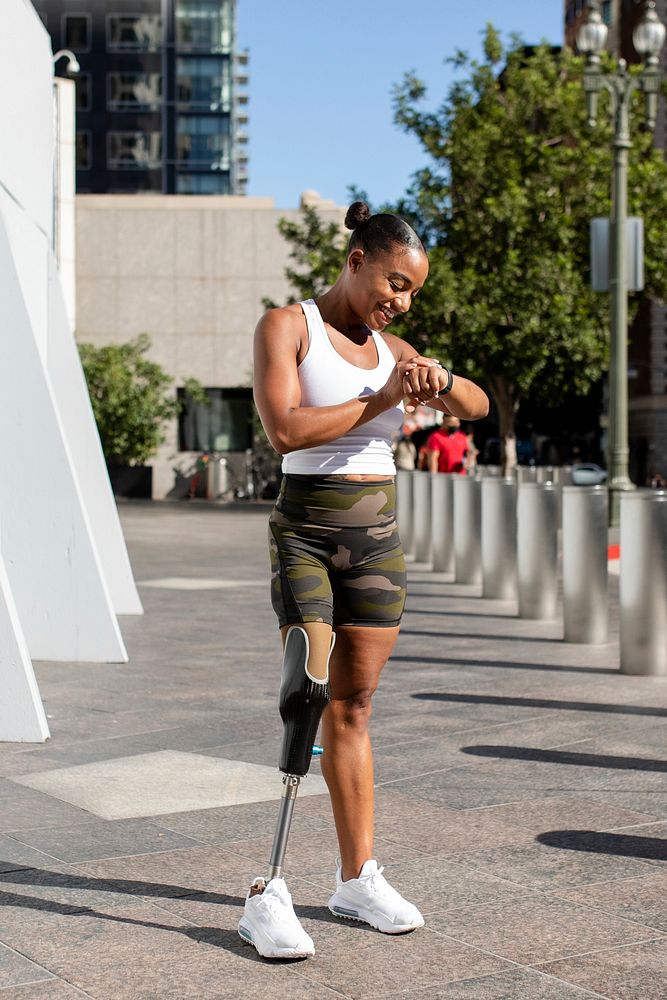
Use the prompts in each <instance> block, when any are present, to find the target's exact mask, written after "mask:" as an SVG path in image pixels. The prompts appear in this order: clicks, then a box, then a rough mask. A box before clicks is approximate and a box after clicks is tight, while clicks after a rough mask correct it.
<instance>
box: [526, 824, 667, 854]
mask: <svg viewBox="0 0 667 1000" xmlns="http://www.w3.org/2000/svg"><path fill="white" fill-rule="evenodd" d="M535 839H536V840H537V842H538V843H540V844H545V845H547V846H548V847H560V848H562V849H563V850H566V851H588V852H591V853H594V854H615V855H619V856H620V857H624V858H646V859H647V860H649V861H667V841H665V840H663V839H662V838H661V837H637V836H631V835H630V834H625V833H597V832H596V831H595V830H550V831H549V832H548V833H541V834H539V836H538V837H536V838H535Z"/></svg>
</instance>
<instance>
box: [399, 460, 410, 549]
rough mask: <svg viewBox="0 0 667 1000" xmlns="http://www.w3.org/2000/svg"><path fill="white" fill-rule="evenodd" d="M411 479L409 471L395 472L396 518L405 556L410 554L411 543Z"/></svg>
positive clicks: (400, 470)
mask: <svg viewBox="0 0 667 1000" xmlns="http://www.w3.org/2000/svg"><path fill="white" fill-rule="evenodd" d="M412 478H413V474H412V470H411V469H397V470H396V517H397V520H398V530H399V532H400V535H401V543H402V545H403V551H404V553H405V554H406V555H409V554H410V553H411V552H412V543H413V523H412V514H413V511H412Z"/></svg>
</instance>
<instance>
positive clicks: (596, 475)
mask: <svg viewBox="0 0 667 1000" xmlns="http://www.w3.org/2000/svg"><path fill="white" fill-rule="evenodd" d="M606 478H607V473H606V471H605V470H604V469H602V468H600V466H599V465H595V463H594V462H580V463H579V464H578V465H573V466H572V483H573V484H574V485H575V486H600V485H601V484H602V483H604V482H605V480H606Z"/></svg>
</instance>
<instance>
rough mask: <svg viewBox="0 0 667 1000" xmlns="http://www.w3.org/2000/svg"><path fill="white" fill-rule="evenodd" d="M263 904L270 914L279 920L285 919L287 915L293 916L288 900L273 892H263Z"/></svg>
mask: <svg viewBox="0 0 667 1000" xmlns="http://www.w3.org/2000/svg"><path fill="white" fill-rule="evenodd" d="M262 904H263V905H264V908H265V909H266V910H268V912H269V915H270V916H271V917H275V918H276V919H277V920H285V917H287V916H291V914H290V913H289V907H288V905H287V903H286V901H285V900H284V899H281V898H280V897H279V896H276V895H274V893H272V892H269V893H266V892H263V893H262Z"/></svg>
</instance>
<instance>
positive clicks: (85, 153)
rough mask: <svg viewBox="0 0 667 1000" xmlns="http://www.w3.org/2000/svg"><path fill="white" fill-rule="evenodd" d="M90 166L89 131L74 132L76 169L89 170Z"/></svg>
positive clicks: (90, 147) (90, 146) (90, 144)
mask: <svg viewBox="0 0 667 1000" xmlns="http://www.w3.org/2000/svg"><path fill="white" fill-rule="evenodd" d="M91 166H92V143H91V135H90V132H77V133H76V169H77V170H90V168H91Z"/></svg>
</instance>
